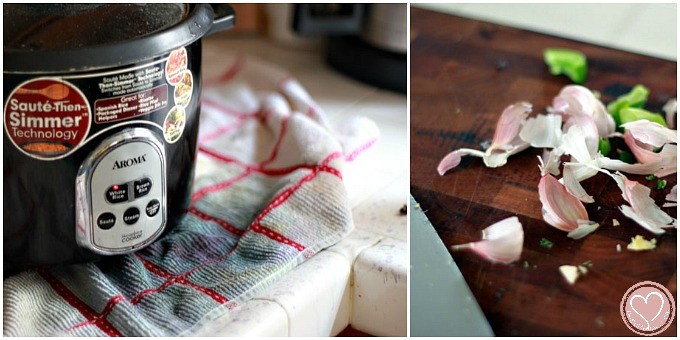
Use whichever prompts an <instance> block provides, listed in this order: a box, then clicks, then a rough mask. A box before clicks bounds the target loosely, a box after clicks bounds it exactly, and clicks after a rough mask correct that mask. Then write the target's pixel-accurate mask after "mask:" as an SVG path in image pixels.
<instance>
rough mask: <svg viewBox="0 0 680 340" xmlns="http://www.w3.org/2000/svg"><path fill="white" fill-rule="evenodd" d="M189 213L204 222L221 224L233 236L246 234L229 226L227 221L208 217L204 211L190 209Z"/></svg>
mask: <svg viewBox="0 0 680 340" xmlns="http://www.w3.org/2000/svg"><path fill="white" fill-rule="evenodd" d="M188 212H189V213H190V214H193V215H195V216H196V217H198V218H200V219H202V220H204V221H212V222H215V223H217V224H219V225H220V226H221V227H222V228H224V229H225V230H226V231H228V232H230V233H232V234H234V235H238V236H241V235H243V233H244V232H245V231H243V230H240V229H237V228H236V227H234V226H233V225H231V224H229V222H227V221H225V220H223V219H220V218H217V217H214V216H210V215H208V214H206V213H204V212H202V211H200V210H198V209H196V208H195V207H190V208H189V210H188Z"/></svg>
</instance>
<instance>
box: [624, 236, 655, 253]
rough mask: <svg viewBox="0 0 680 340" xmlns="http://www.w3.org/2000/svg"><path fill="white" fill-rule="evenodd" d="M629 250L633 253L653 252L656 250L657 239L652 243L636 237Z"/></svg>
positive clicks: (629, 245) (632, 240) (652, 240)
mask: <svg viewBox="0 0 680 340" xmlns="http://www.w3.org/2000/svg"><path fill="white" fill-rule="evenodd" d="M627 248H628V250H632V251H643V250H652V249H654V248H656V239H655V238H653V239H651V240H650V241H647V240H645V238H644V237H642V236H640V235H635V237H634V238H632V239H631V242H630V244H628V247H627Z"/></svg>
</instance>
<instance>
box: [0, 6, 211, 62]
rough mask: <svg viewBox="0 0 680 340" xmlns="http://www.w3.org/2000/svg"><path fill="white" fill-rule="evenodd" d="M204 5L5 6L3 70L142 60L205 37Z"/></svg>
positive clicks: (208, 20) (207, 23)
mask: <svg viewBox="0 0 680 340" xmlns="http://www.w3.org/2000/svg"><path fill="white" fill-rule="evenodd" d="M212 20H213V11H212V8H211V7H210V6H209V5H207V4H197V5H187V4H161V3H154V4H5V5H4V6H3V30H4V33H3V57H4V60H5V62H4V69H3V71H4V72H45V71H61V72H75V71H83V70H89V69H98V68H106V67H111V66H115V65H120V64H128V63H133V62H136V61H140V60H144V59H148V58H150V57H154V56H156V55H158V54H161V53H163V52H165V51H170V50H173V49H175V48H177V47H180V46H184V45H188V44H190V43H191V42H193V41H195V40H198V39H200V38H201V37H202V36H203V35H205V34H206V33H207V32H208V30H209V29H210V27H211V25H212Z"/></svg>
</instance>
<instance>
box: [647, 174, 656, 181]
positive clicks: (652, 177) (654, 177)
mask: <svg viewBox="0 0 680 340" xmlns="http://www.w3.org/2000/svg"><path fill="white" fill-rule="evenodd" d="M645 179H646V180H648V181H653V180H654V179H656V176H654V175H649V176H647V177H645Z"/></svg>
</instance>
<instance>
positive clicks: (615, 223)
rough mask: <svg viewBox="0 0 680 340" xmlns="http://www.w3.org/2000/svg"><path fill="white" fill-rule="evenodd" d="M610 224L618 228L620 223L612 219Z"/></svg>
mask: <svg viewBox="0 0 680 340" xmlns="http://www.w3.org/2000/svg"><path fill="white" fill-rule="evenodd" d="M612 224H613V225H614V226H615V227H618V226H620V225H621V223H619V220H617V219H615V218H614V219H612Z"/></svg>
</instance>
